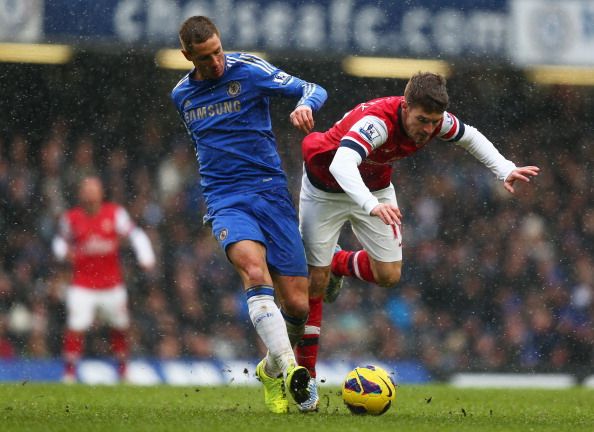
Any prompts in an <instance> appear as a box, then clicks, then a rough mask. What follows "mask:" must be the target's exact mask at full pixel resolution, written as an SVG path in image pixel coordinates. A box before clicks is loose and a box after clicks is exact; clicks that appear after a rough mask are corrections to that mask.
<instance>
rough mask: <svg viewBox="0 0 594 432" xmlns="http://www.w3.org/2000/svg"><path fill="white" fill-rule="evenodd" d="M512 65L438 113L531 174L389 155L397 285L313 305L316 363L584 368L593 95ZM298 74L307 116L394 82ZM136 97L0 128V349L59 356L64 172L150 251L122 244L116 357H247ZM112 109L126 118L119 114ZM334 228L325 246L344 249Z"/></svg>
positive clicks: (64, 278)
mask: <svg viewBox="0 0 594 432" xmlns="http://www.w3.org/2000/svg"><path fill="white" fill-rule="evenodd" d="M301 75H302V74H301ZM508 75H510V74H508ZM516 75H518V74H511V78H510V77H509V76H506V77H505V79H504V78H500V76H499V75H498V74H496V73H494V74H492V76H491V77H490V78H489V79H481V78H477V77H476V76H473V77H472V78H471V79H469V78H468V76H466V77H460V78H456V77H454V78H452V79H451V80H450V97H451V100H452V109H451V111H452V112H454V113H456V114H457V115H458V116H459V117H460V118H461V119H462V120H463V121H465V122H466V123H469V124H471V125H473V126H475V127H477V128H478V129H479V130H481V131H482V132H483V133H484V134H485V135H486V136H488V137H489V138H491V140H492V141H493V142H494V143H495V144H496V145H497V147H498V148H499V149H500V150H501V151H502V153H503V154H504V155H506V156H507V157H508V158H509V159H511V160H513V161H515V162H516V163H517V164H518V165H537V166H539V167H541V169H542V171H541V175H540V176H539V177H538V178H537V179H536V180H535V184H533V185H530V186H526V187H523V186H522V185H520V187H519V190H518V191H517V194H516V195H510V194H509V193H507V192H506V191H505V190H504V189H503V187H502V185H501V183H500V182H498V181H497V180H496V179H495V178H494V177H493V175H492V174H491V173H490V172H489V171H488V170H487V169H486V168H485V167H483V166H482V164H480V163H479V162H478V161H476V160H475V159H474V158H473V157H472V156H470V155H468V154H466V153H465V151H464V150H463V149H460V148H457V147H456V146H455V145H453V144H450V143H441V142H433V143H431V144H430V145H429V146H428V147H427V148H425V149H424V150H423V151H421V152H419V153H418V154H417V155H416V156H414V157H412V158H409V159H407V160H403V161H399V162H397V163H396V165H395V176H394V179H393V180H394V184H395V186H396V193H397V197H398V201H399V204H400V207H401V209H402V212H403V215H404V231H403V232H404V264H403V276H402V280H401V282H400V283H399V284H398V285H397V286H395V287H393V288H391V289H385V288H380V287H374V286H371V285H369V284H366V283H363V282H353V281H349V282H348V283H347V284H346V286H345V289H344V291H343V292H342V293H341V295H340V296H339V298H338V300H337V302H336V303H334V304H331V305H326V306H325V322H324V326H323V333H322V336H321V354H320V359H322V360H323V359H346V358H360V357H365V358H369V357H377V358H379V359H383V360H387V361H397V360H419V361H422V362H423V364H424V365H426V366H427V367H428V368H429V369H430V370H431V371H432V372H434V373H435V374H436V375H438V376H440V374H441V375H447V374H448V373H449V372H453V371H460V370H464V371H469V370H474V371H485V370H489V371H496V370H505V371H529V370H530V371H532V370H540V371H546V370H555V371H559V370H568V371H578V372H579V371H585V370H586V369H587V368H588V367H590V366H591V365H592V364H593V363H594V325H593V322H594V270H593V268H594V246H593V245H594V169H593V167H592V162H593V157H592V156H593V155H594V150H593V148H594V134H592V130H591V125H592V118H591V114H588V113H592V112H594V103H593V102H592V98H591V95H590V96H589V97H586V96H585V95H584V93H582V89H580V88H563V87H558V88H552V87H547V88H536V87H534V85H531V84H529V83H527V82H524V81H522V80H521V79H519V78H517V77H516ZM168 78H169V81H168V83H169V84H171V86H172V85H174V84H175V82H176V81H175V79H174V78H173V76H169V77H168ZM306 78H309V79H311V80H314V81H318V82H321V83H322V84H323V85H325V86H326V88H327V89H328V91H329V94H330V99H329V101H328V104H327V107H325V108H324V110H325V111H324V112H322V113H320V114H319V116H318V125H317V129H324V128H326V127H328V126H329V125H331V122H332V121H334V120H336V119H337V118H340V112H341V110H343V109H348V108H349V107H350V106H352V105H354V104H355V103H357V102H360V101H362V100H365V99H371V98H373V97H378V96H383V95H388V94H399V93H400V92H402V89H403V84H404V83H399V84H398V85H396V86H391V85H388V84H387V81H382V80H371V81H370V82H369V83H365V82H363V81H361V82H358V84H357V86H355V90H354V91H351V92H350V93H349V92H346V93H345V92H344V91H343V90H342V89H343V87H338V85H337V84H336V82H338V81H336V82H334V84H332V83H331V82H329V81H324V80H323V79H316V77H315V76H310V77H306ZM339 79H340V78H339ZM122 85H125V84H122ZM333 85H334V87H333ZM347 86H348V84H347ZM72 91H74V90H72ZM114 92H115V91H114ZM116 96H117V95H116ZM116 96H114V98H115V97H116ZM334 96H336V97H335V99H333V97H334ZM105 97H109V96H105ZM136 102H137V103H138V104H141V103H146V105H148V107H145V108H144V110H145V112H148V115H142V116H136V117H134V114H135V112H129V113H128V112H115V113H112V114H111V115H110V116H107V117H106V116H104V117H102V118H101V121H90V122H88V123H85V121H83V120H84V114H80V113H76V114H75V113H74V111H76V108H72V107H71V108H70V109H71V110H72V111H73V114H72V116H70V115H69V114H68V112H58V113H50V114H49V115H48V121H47V127H44V128H43V132H42V133H41V134H37V135H36V136H31V134H30V131H29V130H28V128H27V127H26V125H20V126H19V125H17V126H16V127H10V128H5V129H3V134H2V135H0V232H1V233H2V238H3V240H2V242H0V358H12V357H21V356H22V357H34V358H44V357H57V356H59V355H60V350H61V346H62V345H61V338H62V332H63V326H64V319H65V315H64V304H63V300H64V299H63V293H64V287H65V286H66V284H67V283H68V280H69V271H70V269H69V267H68V266H66V265H63V264H59V263H57V262H56V261H55V260H54V259H53V258H52V254H51V249H50V243H51V239H52V237H53V235H54V233H55V230H56V222H57V217H58V216H59V215H60V214H61V213H62V212H63V211H64V210H65V209H67V208H68V207H70V206H71V205H72V204H74V203H75V200H76V195H75V192H76V186H77V184H78V182H79V180H80V179H81V178H82V177H83V176H85V175H87V174H92V173H94V174H98V175H99V176H101V178H102V179H103V180H104V182H105V185H106V191H107V194H108V197H109V199H110V200H113V201H116V202H118V203H121V204H123V205H124V206H125V207H126V208H127V209H128V210H129V211H130V214H131V215H132V217H133V218H134V219H135V221H136V222H137V223H138V224H139V225H140V226H142V227H143V228H144V229H145V230H146V232H147V234H148V235H149V237H150V238H151V240H152V242H153V245H154V247H155V249H156V253H157V256H158V272H156V274H157V275H156V276H151V277H148V276H146V275H144V274H143V273H142V272H141V271H140V270H139V268H138V267H137V265H136V263H135V260H134V259H133V255H132V254H131V253H130V251H129V249H127V248H126V249H124V252H123V259H124V262H125V267H126V275H127V276H126V277H127V286H128V289H129V292H130V305H131V310H132V317H133V323H132V331H131V338H132V355H133V356H134V357H156V358H161V359H171V358H180V357H199V358H219V359H229V358H253V359H256V358H259V357H260V356H261V355H262V354H263V353H262V346H261V344H260V343H259V342H258V338H257V336H256V334H255V332H254V330H253V329H252V326H251V325H249V316H248V314H247V310H246V307H245V301H244V295H243V293H242V289H241V284H240V281H239V279H238V277H237V276H236V274H235V272H234V271H233V269H232V267H231V265H230V264H229V263H228V262H227V260H226V257H225V256H224V254H223V253H222V251H221V250H220V248H219V246H218V245H217V243H216V241H215V240H214V239H213V238H212V236H211V233H210V230H209V229H208V228H207V227H204V226H203V225H202V220H201V218H202V215H203V213H204V203H203V201H202V197H201V194H200V188H199V186H198V182H199V176H198V173H197V167H196V161H195V157H194V154H193V149H192V148H191V143H190V140H189V138H188V137H186V135H185V132H184V131H183V129H182V127H181V124H179V122H178V121H177V119H176V116H175V113H174V112H173V107H172V106H169V105H168V101H167V93H166V92H165V91H164V92H163V94H161V95H159V102H158V103H156V102H154V101H142V98H140V99H139V100H138V101H136ZM151 105H152V107H151ZM273 107H275V109H274V110H273V111H274V115H275V119H274V122H275V133H276V135H277V138H278V141H279V146H280V148H279V150H280V152H281V155H282V157H283V160H284V163H285V167H286V169H287V172H288V174H289V181H290V186H291V190H292V193H293V196H294V198H295V200H296V199H297V197H298V193H299V185H300V179H301V163H300V153H299V141H300V136H299V134H298V133H297V132H295V131H292V130H291V129H290V128H289V125H288V122H287V121H286V116H287V115H288V113H289V112H290V110H289V109H288V108H287V105H285V103H284V102H281V103H276V105H273ZM163 112H165V113H166V114H163ZM127 115H129V116H132V117H134V119H133V120H124V119H122V118H121V117H126V116H127ZM95 120H96V119H95ZM132 121H134V125H135V127H134V128H133V129H130V128H128V127H127V125H128V123H129V122H132ZM588 124H590V129H588ZM132 136H133V138H132ZM349 233H350V230H345V232H344V234H343V236H342V238H341V246H342V247H343V248H345V249H348V248H358V245H357V243H356V240H355V239H354V237H352V235H351V234H349ZM87 338H88V349H89V351H88V353H87V354H88V355H91V356H92V355H97V356H101V355H103V354H105V353H107V352H108V348H107V341H106V340H107V339H106V337H105V329H104V328H103V327H102V325H101V323H100V322H99V323H97V326H96V327H95V328H94V330H93V331H92V332H91V333H90V334H89V335H88V336H87Z"/></svg>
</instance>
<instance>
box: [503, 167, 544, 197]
mask: <svg viewBox="0 0 594 432" xmlns="http://www.w3.org/2000/svg"><path fill="white" fill-rule="evenodd" d="M539 171H540V168H539V167H537V166H525V167H519V168H516V169H515V170H513V171H512V172H511V173H510V174H509V175H508V176H507V178H506V179H505V182H503V187H504V188H505V189H506V190H507V191H509V192H510V193H514V192H515V190H514V182H515V181H516V180H521V181H523V182H525V183H530V177H536V176H537V175H538V173H539Z"/></svg>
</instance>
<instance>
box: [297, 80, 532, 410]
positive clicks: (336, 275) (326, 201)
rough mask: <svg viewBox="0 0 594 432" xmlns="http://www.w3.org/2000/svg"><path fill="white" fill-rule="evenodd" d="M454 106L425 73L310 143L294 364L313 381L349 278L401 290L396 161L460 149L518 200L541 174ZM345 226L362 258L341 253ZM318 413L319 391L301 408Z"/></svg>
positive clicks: (443, 84) (355, 111)
mask: <svg viewBox="0 0 594 432" xmlns="http://www.w3.org/2000/svg"><path fill="white" fill-rule="evenodd" d="M448 102H449V97H448V93H447V89H446V80H445V78H443V77H442V76H440V75H438V74H433V73H418V74H416V75H414V76H413V77H412V78H411V79H410V80H409V82H408V84H407V86H406V88H405V91H404V96H389V97H383V98H378V99H374V100H371V101H368V102H364V103H361V104H359V105H357V106H355V107H354V108H353V109H352V110H351V111H349V112H347V113H346V114H345V115H344V117H343V118H342V119H341V120H339V121H337V122H336V123H335V124H334V126H333V127H332V128H330V129H329V130H328V131H326V132H324V133H319V132H314V133H311V134H309V135H307V136H306V137H305V138H304V140H303V143H302V151H303V157H304V161H305V165H304V167H305V173H304V176H303V180H302V189H301V196H300V229H301V233H302V236H303V241H304V244H305V250H306V254H307V261H308V264H309V271H310V287H309V296H310V303H309V305H310V313H309V319H308V321H307V324H306V332H305V335H304V336H303V339H302V341H301V342H300V343H299V344H298V347H297V358H298V360H299V364H301V365H304V366H306V367H307V368H308V369H309V371H310V374H311V375H312V377H315V375H316V370H315V364H316V359H317V354H318V343H319V336H320V328H321V321H322V298H324V300H325V301H326V302H333V301H334V300H335V299H336V297H337V295H338V293H339V290H340V287H341V286H342V277H343V276H350V277H354V278H358V279H361V280H365V281H368V282H372V283H375V284H378V285H380V286H385V287H390V286H393V285H395V284H396V283H398V281H399V280H400V272H401V269H402V225H401V219H402V214H401V212H400V209H399V207H398V203H397V201H396V194H395V191H394V186H393V185H392V183H391V178H392V163H393V162H394V161H396V160H398V159H402V158H404V157H407V156H410V155H412V154H413V153H415V152H416V151H418V150H420V149H422V148H423V147H424V146H425V145H426V144H427V143H429V142H430V141H431V140H432V139H433V138H437V139H439V140H442V141H445V142H452V143H455V144H457V145H459V146H462V147H463V148H464V149H466V150H467V151H468V152H469V153H470V154H472V155H473V156H474V157H475V158H477V159H478V160H479V161H481V162H482V163H483V164H484V165H485V166H486V167H487V168H489V169H490V170H491V171H492V172H493V173H494V174H495V175H496V176H497V178H498V179H499V180H501V181H502V182H503V187H504V188H505V189H506V190H508V191H509V192H511V193H514V183H515V182H516V181H517V180H520V181H523V182H529V181H530V177H532V176H536V175H537V174H538V172H539V168H538V167H535V166H526V167H520V168H518V167H516V165H515V164H514V163H513V162H511V161H509V160H507V159H505V158H504V157H503V156H502V155H501V154H500V153H499V152H498V151H497V149H496V148H495V147H494V146H493V144H492V143H491V142H490V141H489V140H488V139H487V138H485V136H484V135H483V134H481V133H480V132H479V131H478V130H476V129H475V128H474V127H472V126H469V125H466V124H464V123H462V122H461V121H460V120H459V119H458V118H457V117H456V116H454V115H453V114H451V113H449V112H447V111H445V110H446V109H447V106H448ZM347 221H350V223H351V226H352V229H353V232H354V233H355V235H356V237H357V239H358V240H359V241H360V242H361V244H362V246H363V249H362V250H359V251H346V250H340V248H339V247H338V246H337V242H338V237H339V235H340V230H341V228H342V226H343V225H344V223H345V222H347ZM324 296H325V297H324ZM313 388H315V386H313ZM317 404H318V398H317V391H312V393H311V396H310V399H309V400H308V401H306V402H305V403H304V404H302V405H301V408H302V409H303V410H313V409H315V408H316V407H317Z"/></svg>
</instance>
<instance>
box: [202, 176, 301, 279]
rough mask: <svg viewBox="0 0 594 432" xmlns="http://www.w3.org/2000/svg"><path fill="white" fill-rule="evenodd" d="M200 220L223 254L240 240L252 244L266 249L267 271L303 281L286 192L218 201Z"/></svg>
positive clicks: (292, 209)
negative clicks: (258, 244) (206, 226)
mask: <svg viewBox="0 0 594 432" xmlns="http://www.w3.org/2000/svg"><path fill="white" fill-rule="evenodd" d="M204 220H205V223H212V233H213V235H214V237H215V238H216V239H217V241H218V242H219V244H220V245H221V247H222V248H223V250H225V251H226V250H227V248H228V247H229V245H231V244H233V243H237V242H238V241H241V240H254V241H257V242H260V243H262V244H263V245H264V247H265V248H266V262H267V264H268V267H269V268H270V270H271V271H274V272H276V273H278V274H280V275H282V276H305V277H307V262H306V260H305V249H304V248H303V241H302V240H301V234H300V233H299V224H298V220H297V212H296V211H295V207H294V206H293V202H292V201H291V197H290V195H289V192H288V191H287V189H286V188H276V189H271V190H265V191H261V192H242V193H239V194H237V195H235V196H230V197H225V198H223V199H219V200H217V201H216V202H215V203H213V205H212V206H210V208H209V211H208V214H207V215H206V217H205V218H204Z"/></svg>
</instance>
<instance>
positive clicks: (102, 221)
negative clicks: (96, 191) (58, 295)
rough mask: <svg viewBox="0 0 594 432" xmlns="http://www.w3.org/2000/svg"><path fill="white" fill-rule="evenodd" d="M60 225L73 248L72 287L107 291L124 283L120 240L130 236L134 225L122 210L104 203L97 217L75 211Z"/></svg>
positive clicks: (114, 205) (65, 216)
mask: <svg viewBox="0 0 594 432" xmlns="http://www.w3.org/2000/svg"><path fill="white" fill-rule="evenodd" d="M61 223H62V227H61V230H62V234H63V235H64V237H65V238H66V239H67V240H68V242H69V243H70V244H71V245H72V247H73V248H74V261H73V268H72V270H73V280H72V284H73V285H79V286H83V287H86V288H93V289H105V288H112V287H114V286H116V285H118V284H121V283H122V282H123V278H122V270H121V267H120V257H119V246H120V240H119V236H120V235H127V234H129V232H130V231H131V230H132V228H133V223H132V222H131V220H130V218H129V216H128V213H127V212H126V211H125V210H124V209H123V208H122V207H120V206H118V205H116V204H113V203H104V204H103V205H102V206H101V209H100V210H99V211H98V212H97V213H95V214H88V213H86V212H85V210H84V209H83V208H82V207H75V208H73V209H71V210H69V211H68V212H66V213H65V215H64V217H63V218H62V221H61Z"/></svg>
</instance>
